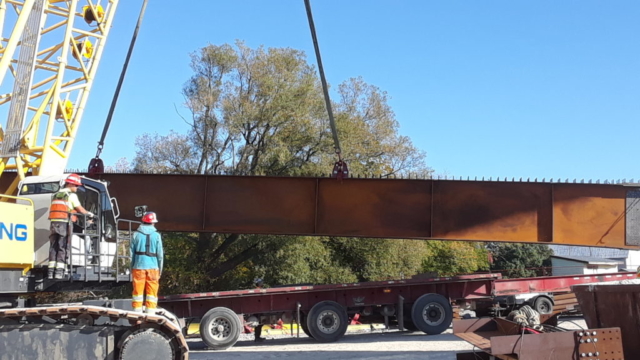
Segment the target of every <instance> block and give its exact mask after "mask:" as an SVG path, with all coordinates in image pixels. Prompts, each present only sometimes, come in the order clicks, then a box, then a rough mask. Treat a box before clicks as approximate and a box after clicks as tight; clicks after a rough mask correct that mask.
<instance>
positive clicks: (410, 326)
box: [403, 319, 420, 332]
mask: <svg viewBox="0 0 640 360" xmlns="http://www.w3.org/2000/svg"><path fill="white" fill-rule="evenodd" d="M403 325H404V329H405V330H406V331H409V332H414V331H418V330H420V329H418V327H417V326H416V324H414V323H413V320H411V319H404V323H403Z"/></svg>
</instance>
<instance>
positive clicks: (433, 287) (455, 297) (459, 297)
mask: <svg viewBox="0 0 640 360" xmlns="http://www.w3.org/2000/svg"><path fill="white" fill-rule="evenodd" d="M626 278H635V273H615V274H600V275H568V276H549V277H538V278H522V279H502V278H501V275H500V274H474V275H460V276H452V277H435V278H413V279H405V280H392V281H371V282H361V283H349V284H328V285H300V286H288V287H275V288H269V289H250V290H233V291H219V292H205V293H195V294H181V295H169V296H163V297H160V299H159V302H160V306H161V307H163V308H165V309H167V310H169V311H171V312H172V313H173V314H175V315H176V316H177V317H178V318H183V319H200V335H201V336H202V339H203V341H204V342H205V343H206V344H207V345H208V346H209V347H211V348H214V349H226V348H229V347H231V346H233V345H234V344H235V342H236V341H237V339H238V337H239V335H240V332H241V330H242V329H243V327H244V326H245V325H248V326H257V325H259V324H273V323H276V322H277V321H278V320H279V319H282V321H283V322H285V323H294V322H295V323H298V324H300V327H301V328H302V329H303V331H304V332H305V333H306V334H307V335H309V336H310V337H312V338H314V339H316V340H318V341H321V342H329V341H336V340H338V339H339V338H341V337H342V336H343V335H344V333H345V332H346V330H347V326H348V324H349V322H350V318H353V317H354V316H355V315H356V314H358V321H360V322H362V323H373V322H380V321H381V320H382V321H385V322H388V321H389V319H390V318H393V319H396V320H397V321H398V325H399V327H400V328H401V329H402V328H406V329H408V330H420V331H423V332H425V333H427V334H439V333H441V332H443V331H444V330H446V329H447V328H449V325H450V324H451V321H452V318H453V308H452V306H451V305H452V304H461V305H463V306H464V305H473V306H475V305H476V303H478V304H481V303H484V304H485V305H486V304H492V303H493V302H494V300H495V299H496V298H505V297H510V296H518V295H523V294H531V295H532V296H531V297H529V298H528V299H529V300H530V301H531V304H532V305H533V304H535V302H536V300H537V299H539V298H550V299H551V300H550V301H551V303H552V304H553V294H554V293H562V292H569V291H571V288H570V287H571V286H572V285H577V284H585V283H590V282H603V281H615V280H621V279H626Z"/></svg>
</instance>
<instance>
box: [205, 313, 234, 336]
mask: <svg viewBox="0 0 640 360" xmlns="http://www.w3.org/2000/svg"><path fill="white" fill-rule="evenodd" d="M209 333H210V334H211V337H213V338H216V339H218V340H221V339H225V338H227V337H229V336H230V335H231V323H230V322H229V320H228V319H225V318H222V317H219V318H216V319H213V321H212V322H211V326H210V327H209Z"/></svg>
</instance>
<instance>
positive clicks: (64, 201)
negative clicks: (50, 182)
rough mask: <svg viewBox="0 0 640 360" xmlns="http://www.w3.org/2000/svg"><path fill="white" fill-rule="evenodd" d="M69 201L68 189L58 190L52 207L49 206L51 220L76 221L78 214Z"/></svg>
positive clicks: (52, 201)
mask: <svg viewBox="0 0 640 360" xmlns="http://www.w3.org/2000/svg"><path fill="white" fill-rule="evenodd" d="M72 212H74V211H73V208H72V207H71V202H70V201H69V193H68V192H67V191H58V192H57V193H55V194H54V195H53V199H52V200H51V207H50V208H49V220H51V221H69V218H70V217H71V221H76V216H75V215H72V214H71V213H72Z"/></svg>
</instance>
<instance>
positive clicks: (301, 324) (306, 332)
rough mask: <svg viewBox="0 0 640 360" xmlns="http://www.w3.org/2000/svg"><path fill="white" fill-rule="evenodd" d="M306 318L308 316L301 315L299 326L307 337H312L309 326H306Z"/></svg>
mask: <svg viewBox="0 0 640 360" xmlns="http://www.w3.org/2000/svg"><path fill="white" fill-rule="evenodd" d="M307 318H308V316H303V317H302V319H301V320H300V327H301V328H302V332H304V333H305V334H306V335H307V336H308V337H310V338H312V339H313V335H311V333H310V332H309V327H308V326H307Z"/></svg>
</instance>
